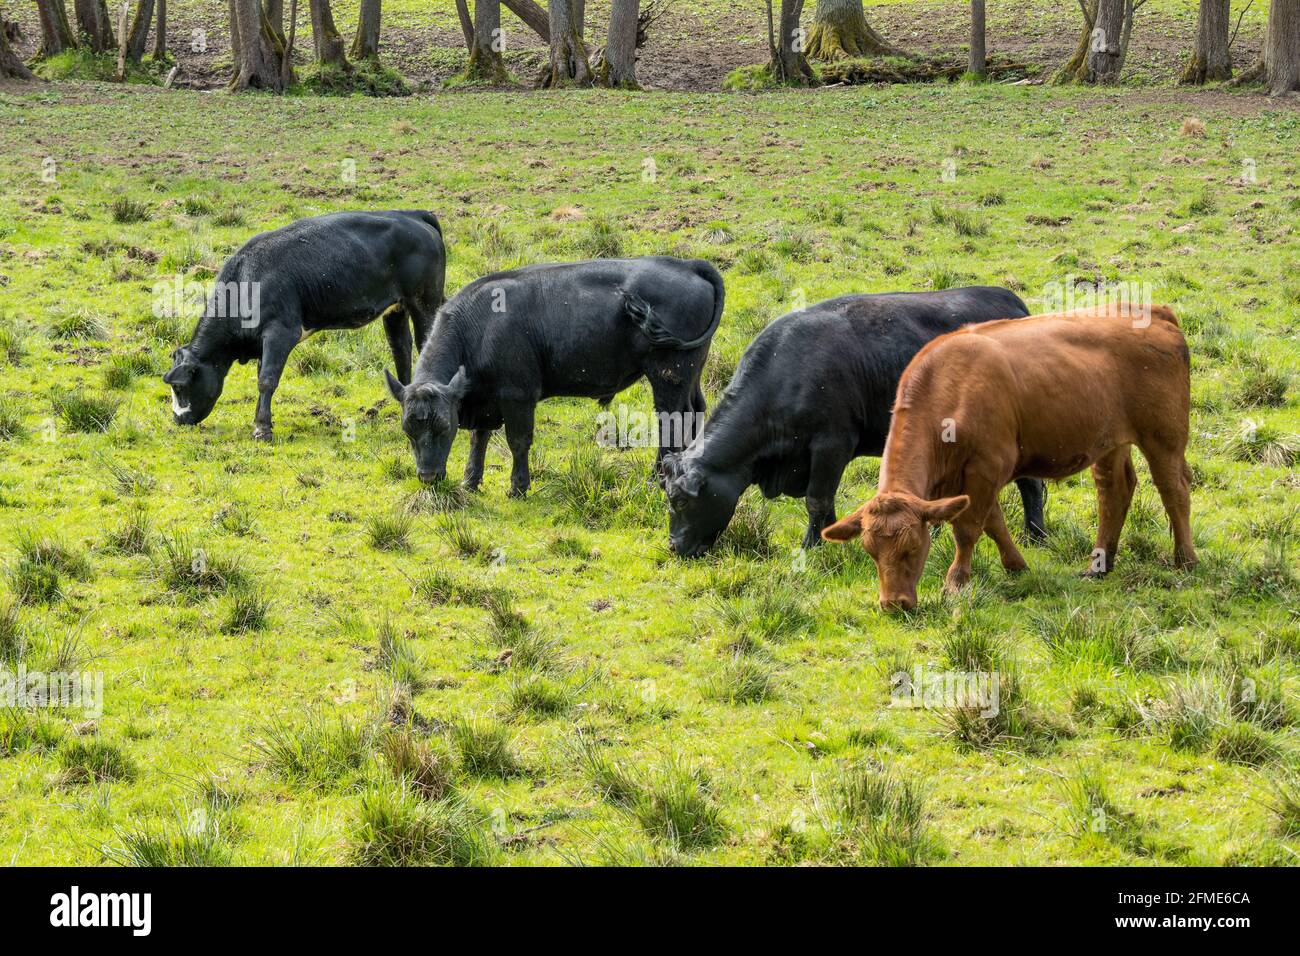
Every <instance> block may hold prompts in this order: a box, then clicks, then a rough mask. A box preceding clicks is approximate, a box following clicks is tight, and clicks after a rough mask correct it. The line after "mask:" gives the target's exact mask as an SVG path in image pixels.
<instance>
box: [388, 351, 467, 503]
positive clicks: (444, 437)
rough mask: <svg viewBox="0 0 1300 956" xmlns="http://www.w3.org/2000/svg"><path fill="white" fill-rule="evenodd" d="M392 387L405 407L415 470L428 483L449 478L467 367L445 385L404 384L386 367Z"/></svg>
mask: <svg viewBox="0 0 1300 956" xmlns="http://www.w3.org/2000/svg"><path fill="white" fill-rule="evenodd" d="M384 375H385V376H386V377H387V379H388V390H389V391H390V392H392V393H393V398H395V399H397V401H398V404H400V405H401V406H402V431H404V432H406V437H407V439H408V440H409V441H410V442H411V451H413V452H414V453H415V471H416V474H418V475H419V476H420V480H421V481H424V482H434V481H441V480H442V479H444V478H446V477H447V456H448V455H450V454H451V443H452V439H454V438H455V437H456V428H457V426H458V424H459V422H460V402H461V399H463V398H464V397H465V394H466V393H467V392H468V391H469V378H468V376H466V374H465V366H463V365H462V366H461V367H460V368H459V369H457V370H456V374H455V375H453V376H452V377H451V381H450V382H448V383H447V384H445V385H439V384H438V383H436V382H424V383H422V384H420V385H414V384H413V385H406V386H403V385H402V383H401V382H399V381H398V380H397V379H395V378H393V373H392V372H389V371H387V370H385V372H384Z"/></svg>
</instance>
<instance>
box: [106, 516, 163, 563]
mask: <svg viewBox="0 0 1300 956" xmlns="http://www.w3.org/2000/svg"><path fill="white" fill-rule="evenodd" d="M104 546H105V547H106V548H107V549H108V550H109V551H113V552H116V553H117V554H125V555H133V554H146V555H147V554H151V553H152V552H153V530H152V528H151V527H150V523H149V510H148V509H147V508H146V507H145V506H144V505H143V504H137V505H136V506H135V507H134V508H132V509H131V511H130V513H129V514H128V515H127V516H126V518H125V519H123V520H122V521H121V522H120V523H119V524H118V525H117V527H116V528H114V529H113V530H111V531H110V532H109V533H108V535H107V536H106V537H105V539H104Z"/></svg>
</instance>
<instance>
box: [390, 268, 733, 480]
mask: <svg viewBox="0 0 1300 956" xmlns="http://www.w3.org/2000/svg"><path fill="white" fill-rule="evenodd" d="M723 298H724V292H723V285H722V276H721V275H719V274H718V270H717V269H715V268H713V266H711V265H710V264H709V263H707V262H704V261H702V260H698V259H695V260H682V259H673V258H669V257H666V256H647V257H644V258H639V259H597V260H593V261H590V262H571V263H557V264H551V265H536V266H526V267H524V268H522V269H513V270H511V271H509V272H499V273H496V274H494V275H489V276H484V277H483V278H481V279H479V280H477V281H475V282H473V283H471V284H470V285H468V286H466V287H465V288H463V289H461V290H460V291H459V292H458V293H456V295H454V296H453V297H452V298H451V300H450V301H448V303H447V304H446V305H445V306H444V307H443V308H442V310H441V311H440V312H439V313H438V318H437V320H436V321H435V323H434V326H433V332H432V334H431V335H430V336H429V341H428V342H426V343H425V345H424V348H423V349H422V350H421V351H420V360H419V362H418V363H417V364H416V368H415V378H414V379H413V381H412V382H411V384H410V385H409V386H406V387H403V385H402V383H400V382H398V381H395V380H394V379H393V377H392V376H391V375H389V376H388V387H389V389H390V390H391V391H392V393H393V397H394V398H396V399H397V401H398V402H400V403H401V405H402V430H403V431H405V432H406V435H407V438H409V439H410V442H411V448H412V450H413V451H414V453H415V464H416V471H417V473H418V474H419V476H420V478H421V480H423V481H438V480H441V479H443V478H444V477H446V473H447V456H448V454H449V453H450V452H451V444H452V439H454V438H455V437H456V429H457V428H458V427H459V428H466V429H469V430H470V432H471V436H470V448H469V462H468V464H467V465H466V466H465V486H466V487H467V488H471V489H477V488H478V486H479V484H480V482H481V481H482V480H483V456H484V454H485V453H486V451H487V443H488V438H489V437H490V436H491V433H492V431H493V430H494V429H496V428H500V427H501V426H502V425H504V426H505V429H506V442H507V443H508V444H509V446H510V453H511V455H512V457H513V459H514V466H513V468H512V470H511V473H510V494H511V496H514V497H519V496H522V495H524V494H525V493H526V492H527V491H528V486H529V484H530V483H531V479H530V477H529V473H528V449H529V447H530V446H531V445H532V442H533V416H534V412H535V410H536V407H537V403H538V402H540V401H541V400H542V399H545V398H552V397H556V396H575V397H580V398H594V399H596V400H598V401H599V402H601V403H602V404H608V403H609V402H610V401H612V400H613V398H614V396H615V395H616V394H618V393H619V392H621V391H622V390H623V389H625V388H627V387H628V386H630V385H632V383H634V382H635V381H637V380H638V379H639V378H641V377H642V376H645V377H646V378H648V379H649V380H650V389H651V391H652V392H653V394H654V405H655V410H656V411H657V412H660V413H663V412H670V413H680V414H681V415H694V414H695V413H698V414H700V415H702V414H703V413H704V393H703V392H702V391H701V390H700V372H701V370H702V369H703V367H704V360H705V358H707V357H708V354H709V343H710V341H711V340H712V338H713V333H714V332H715V331H717V328H718V322H719V321H720V320H721V318H722V305H723ZM658 417H659V422H660V441H659V445H660V447H659V454H660V458H662V456H663V455H664V454H665V453H666V451H667V450H668V449H667V446H668V445H669V444H672V446H673V447H681V445H682V444H683V442H682V441H681V440H680V434H678V435H676V436H675V437H674V436H666V434H665V430H666V429H667V427H668V424H669V416H667V415H664V414H660V415H659V416H658Z"/></svg>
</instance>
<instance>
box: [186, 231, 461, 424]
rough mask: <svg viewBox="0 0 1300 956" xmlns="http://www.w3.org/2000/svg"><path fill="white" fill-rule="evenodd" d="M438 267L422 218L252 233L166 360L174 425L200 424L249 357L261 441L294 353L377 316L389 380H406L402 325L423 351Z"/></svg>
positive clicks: (435, 239)
mask: <svg viewBox="0 0 1300 956" xmlns="http://www.w3.org/2000/svg"><path fill="white" fill-rule="evenodd" d="M446 268H447V253H446V249H445V247H444V246H443V242H442V227H441V226H440V225H439V224H438V218H437V217H436V216H434V215H433V213H430V212H420V211H418V210H409V211H408V210H394V211H390V212H337V213H330V214H329V215H326V216H315V217H313V218H311V219H300V220H298V221H297V222H295V223H291V224H290V225H287V226H285V227H284V228H282V229H276V230H274V231H272V232H263V233H259V234H258V235H256V236H254V237H253V238H252V239H250V240H248V242H246V243H244V245H243V246H242V247H240V249H239V251H238V252H236V253H235V254H234V255H233V256H231V257H230V258H229V259H228V260H227V261H226V264H225V265H223V266H222V267H221V273H220V274H219V275H218V276H217V281H216V286H215V288H214V290H213V292H212V294H211V295H210V296H209V297H208V304H207V309H206V311H205V312H204V315H203V317H202V318H201V319H199V323H198V326H197V327H196V328H195V330H194V335H193V336H192V337H191V339H190V343H189V345H186V346H182V347H181V348H178V349H177V350H176V351H175V352H174V353H173V354H172V368H171V371H169V372H168V373H167V374H166V375H164V376H163V381H164V382H166V383H167V384H168V385H170V386H171V389H172V412H173V413H174V415H175V417H176V423H177V424H178V425H197V424H198V423H199V422H201V421H203V419H205V418H207V417H208V414H209V413H210V412H211V411H212V406H214V405H215V404H216V403H217V398H218V397H220V395H221V388H222V385H223V384H224V383H225V380H226V373H227V372H229V371H230V366H231V363H233V362H235V361H238V362H247V361H249V360H250V359H256V360H257V361H258V372H257V392H258V397H257V413H256V414H255V415H254V418H253V426H254V427H253V437H254V438H260V439H264V440H268V441H269V440H270V438H271V396H272V395H274V394H275V389H276V386H278V385H279V384H280V375H281V374H282V373H283V372H284V364H285V361H286V360H287V359H288V358H289V353H290V352H291V351H293V347H294V346H295V345H297V344H298V343H299V342H301V341H302V340H303V339H305V338H307V336H309V335H311V334H313V333H314V332H319V331H320V330H321V329H359V328H361V327H362V326H364V325H367V324H369V323H370V322H373V321H374V320H375V319H376V318H378V317H379V316H380V315H383V317H384V331H385V333H387V335H388V344H389V347H390V348H391V349H392V350H393V361H394V362H395V363H396V365H397V375H398V378H400V379H401V380H402V381H403V382H409V381H410V380H411V324H414V326H415V341H416V343H417V347H419V346H423V345H424V340H425V339H426V338H427V337H428V333H429V329H430V327H431V326H432V324H433V317H434V315H435V314H436V313H437V311H438V307H439V306H440V305H441V304H442V298H443V279H444V275H445V272H446ZM408 317H409V321H408Z"/></svg>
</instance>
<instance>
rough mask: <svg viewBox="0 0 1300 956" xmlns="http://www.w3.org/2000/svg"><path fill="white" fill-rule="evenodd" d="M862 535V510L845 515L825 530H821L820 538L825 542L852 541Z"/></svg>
mask: <svg viewBox="0 0 1300 956" xmlns="http://www.w3.org/2000/svg"><path fill="white" fill-rule="evenodd" d="M860 534H862V509H861V508H859V509H858V510H857V511H854V512H853V513H851V514H848V515H845V516H844V517H843V518H841V519H840V520H839V521H837V522H835V523H834V524H833V525H831V526H830V527H827V528H822V538H823V540H826V541H852V540H853V539H854V538H856V537H858V536H859V535H860Z"/></svg>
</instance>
